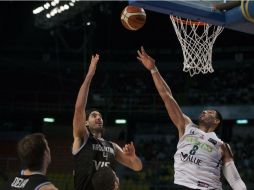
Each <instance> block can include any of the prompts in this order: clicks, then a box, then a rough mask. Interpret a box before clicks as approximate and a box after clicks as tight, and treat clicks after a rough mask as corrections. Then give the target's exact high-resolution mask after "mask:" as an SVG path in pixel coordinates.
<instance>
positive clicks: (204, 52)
mask: <svg viewBox="0 0 254 190" xmlns="http://www.w3.org/2000/svg"><path fill="white" fill-rule="evenodd" d="M170 19H171V21H172V24H173V26H174V29H175V32H176V35H177V37H178V40H179V42H180V44H181V47H182V51H183V57H184V62H183V65H184V67H183V71H184V72H189V74H190V76H194V75H195V74H199V73H203V74H206V73H208V72H209V73H212V72H214V69H213V66H212V51H213V44H214V42H215V40H216V38H217V37H218V35H219V34H220V33H221V32H222V31H223V29H224V28H223V27H222V26H214V25H211V24H208V23H204V22H199V21H192V20H190V19H182V18H180V17H176V16H173V15H170Z"/></svg>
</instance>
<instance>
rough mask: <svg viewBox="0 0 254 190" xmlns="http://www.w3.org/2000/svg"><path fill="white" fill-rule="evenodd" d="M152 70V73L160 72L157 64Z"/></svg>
mask: <svg viewBox="0 0 254 190" xmlns="http://www.w3.org/2000/svg"><path fill="white" fill-rule="evenodd" d="M150 71H151V73H152V74H153V73H157V72H158V69H157V67H156V66H154V67H153V68H152V69H151V70H150Z"/></svg>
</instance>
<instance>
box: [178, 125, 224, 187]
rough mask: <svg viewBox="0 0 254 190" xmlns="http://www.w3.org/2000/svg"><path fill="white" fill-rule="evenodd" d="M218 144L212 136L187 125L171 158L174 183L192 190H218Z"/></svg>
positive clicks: (215, 137) (219, 156)
mask: <svg viewBox="0 0 254 190" xmlns="http://www.w3.org/2000/svg"><path fill="white" fill-rule="evenodd" d="M222 144H223V142H222V141H221V140H220V139H219V138H218V137H217V136H216V134H215V133H214V132H209V133H206V132H203V131H201V130H200V129H198V128H197V126H196V125H195V124H193V123H191V124H188V125H187V126H186V128H185V132H184V135H183V136H182V137H181V138H180V140H179V142H178V144H177V151H176V153H175V155H174V159H175V163H174V168H175V180H174V183H175V184H178V185H183V186H186V187H189V188H193V189H201V190H208V189H216V190H222V185H221V182H220V173H221V166H222V161H221V158H222V151H221V145H222Z"/></svg>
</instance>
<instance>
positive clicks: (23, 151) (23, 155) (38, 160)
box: [17, 133, 47, 171]
mask: <svg viewBox="0 0 254 190" xmlns="http://www.w3.org/2000/svg"><path fill="white" fill-rule="evenodd" d="M46 143H47V142H46V139H45V136H44V135H43V134H42V133H34V134H31V135H27V136H25V137H24V138H23V139H21V140H20V141H19V142H18V145H17V152H18V157H19V159H20V162H21V167H22V169H29V170H31V171H37V170H40V169H41V168H42V164H43V157H44V152H45V150H46V149H47V144H46Z"/></svg>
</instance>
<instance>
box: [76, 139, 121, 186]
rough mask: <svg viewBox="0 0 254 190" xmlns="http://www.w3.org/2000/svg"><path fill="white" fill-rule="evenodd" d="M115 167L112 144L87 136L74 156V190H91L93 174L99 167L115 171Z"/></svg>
mask: <svg viewBox="0 0 254 190" xmlns="http://www.w3.org/2000/svg"><path fill="white" fill-rule="evenodd" d="M115 165H116V161H115V150H114V146H113V144H112V143H111V142H109V141H105V140H104V139H97V138H95V137H93V135H89V137H88V139H87V142H86V143H85V144H83V145H82V146H81V148H80V150H79V151H78V152H77V153H76V154H74V186H75V190H93V187H92V181H91V179H92V176H93V174H94V173H95V172H96V171H97V170H98V169H99V168H101V167H111V168H112V169H113V170H115Z"/></svg>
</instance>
